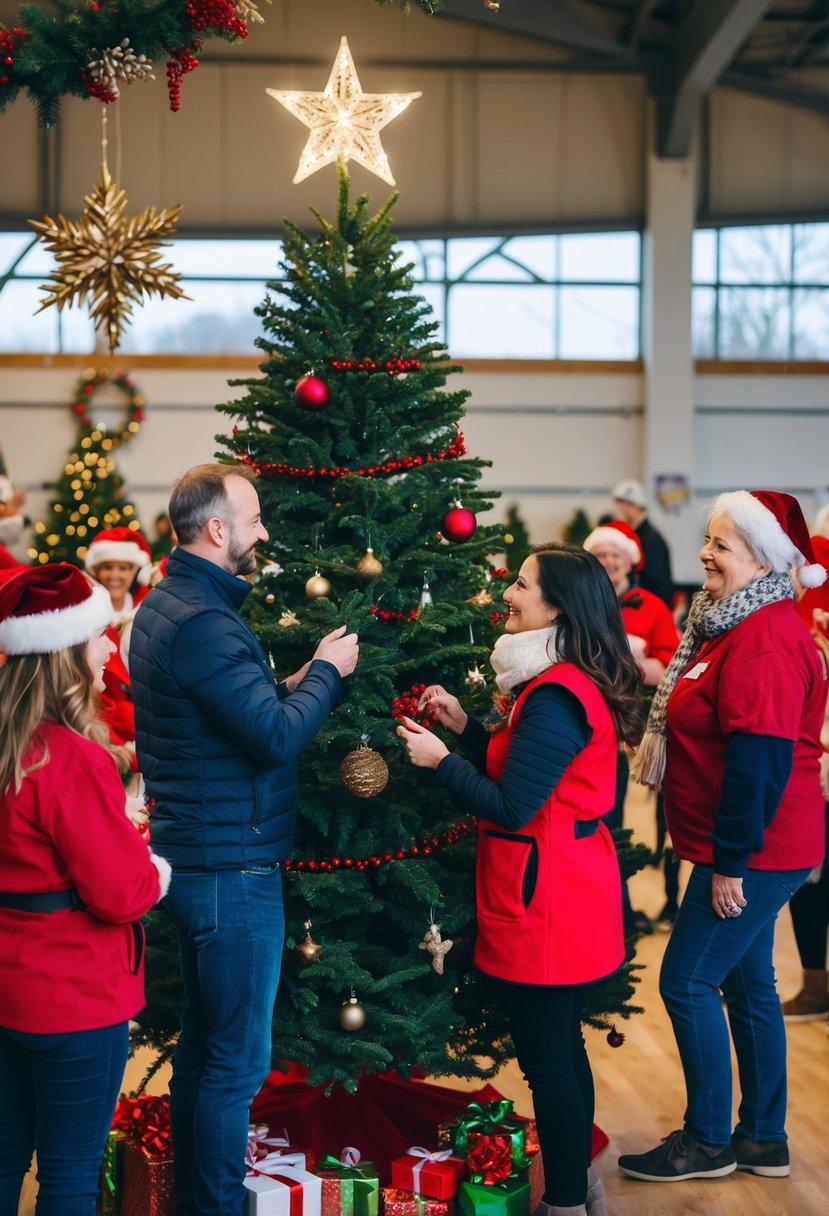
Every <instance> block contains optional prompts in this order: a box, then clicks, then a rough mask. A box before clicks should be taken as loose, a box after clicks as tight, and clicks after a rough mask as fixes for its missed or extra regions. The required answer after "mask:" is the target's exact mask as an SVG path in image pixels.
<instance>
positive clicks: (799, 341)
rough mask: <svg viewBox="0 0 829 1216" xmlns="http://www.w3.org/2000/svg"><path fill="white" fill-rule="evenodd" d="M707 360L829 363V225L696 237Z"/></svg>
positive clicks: (697, 319) (697, 325) (699, 317)
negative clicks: (817, 360)
mask: <svg viewBox="0 0 829 1216" xmlns="http://www.w3.org/2000/svg"><path fill="white" fill-rule="evenodd" d="M693 281H694V289H693V290H694V300H693V335H694V354H695V355H696V357H697V358H699V359H829V224H767V225H763V226H762V227H760V226H757V227H750V228H749V227H746V228H708V229H700V230H698V231H697V232H695V233H694V262H693Z"/></svg>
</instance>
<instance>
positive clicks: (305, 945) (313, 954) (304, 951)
mask: <svg viewBox="0 0 829 1216" xmlns="http://www.w3.org/2000/svg"><path fill="white" fill-rule="evenodd" d="M297 950H298V951H299V953H300V954H301V955H302V957H303V958H304V959H305V961H306V963H315V962H316V961H317V959H318V958H319V956H320V951H321V950H322V946H321V945H320V944H319V942H315V941H314V939H313V937H311V922H310V920H306V922H305V937H304V938H303V939H302V941H301V942H300V943H299V945H298V946H297Z"/></svg>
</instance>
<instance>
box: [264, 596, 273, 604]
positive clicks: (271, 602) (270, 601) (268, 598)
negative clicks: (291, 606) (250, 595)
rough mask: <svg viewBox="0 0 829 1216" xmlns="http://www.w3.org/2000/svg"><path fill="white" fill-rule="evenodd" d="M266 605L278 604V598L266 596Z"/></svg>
mask: <svg viewBox="0 0 829 1216" xmlns="http://www.w3.org/2000/svg"><path fill="white" fill-rule="evenodd" d="M265 603H266V604H274V603H276V596H275V595H266V596H265Z"/></svg>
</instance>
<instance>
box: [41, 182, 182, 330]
mask: <svg viewBox="0 0 829 1216" xmlns="http://www.w3.org/2000/svg"><path fill="white" fill-rule="evenodd" d="M83 201H84V204H85V207H84V210H83V211H82V212H81V215H80V218H79V219H78V220H67V219H66V218H65V217H64V216H63V215H58V217H57V219H52V217H51V216H50V215H47V216H45V217H44V219H43V220H29V223H30V224H31V226H32V227H33V228H34V230H35V232H36V233H37V235H38V238H39V239H40V241H41V242H42V243H43V244H44V245H45V246H46V248H47V249H48V250H49V251H50V252H51V253H53V254H54V255H55V259H56V261H57V266H56V267H55V269H54V270H53V271H52V273H51V275H50V276H49V281H48V282H47V283H44V284H43V286H42V290H43V291H45V292H48V293H49V294H48V295H47V297H46V299H45V300H44V301H43V303H42V304H41V306H40V308H39V309H38V312H43V310H44V308H48V307H49V306H50V305H51V304H56V305H57V307H58V311H62V310H63V309H64V308H65V307H66V306H67V305H71V304H74V303H75V302H77V303H83V302H84V300H86V299H87V297H89V299H90V301H91V302H90V305H89V315H90V316H91V317H92V320H93V321H94V322H95V325H96V327H101V328H104V329H105V330H106V335H107V340H108V342H109V349H110V352H112V351H114V350H115V347H116V346H117V345H118V343H119V341H120V340H121V334H122V332H123V330H124V329H125V327H126V325H127V324H128V323H129V319H130V317H131V316H132V308H133V304H141V303H143V297H144V296H150V295H158V296H170V297H172V298H174V299H184V300H189V299H190V297H189V296H188V295H185V293H184V292H183V291H182V290H181V288H180V287H179V286H178V279H179V277H180V276H179V275H177V274H176V273H175V272H174V271H173V268H172V266H171V265H170V264H169V262H162V261H161V254H160V253H159V252H158V250H157V249H156V248H155V246H156V245H161V244H165V243H166V241H165V238H167V237H171V236H173V235H174V233H175V230H176V222H177V221H178V217H179V212H180V211H181V207H180V206H178V207H171V208H170V210H169V211H156V209H155V207H147V208H146V209H145V210H144V211H142V212H141V214H140V215H135V216H125V215H124V211H125V209H126V205H127V196H126V193H125V191H124V190H122V189H121V187H120V186H119V185H117V184H116V183H115V182H113V180H112V178H111V177H110V175H109V170H108V168H107V166H106V164H103V165H102V166H101V180H100V182H99V183H98V185H97V186H96V187H95V189H94V190H93V191H92V192H91V193H90V194H87V195H85V196H84V200H83Z"/></svg>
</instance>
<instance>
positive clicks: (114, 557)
mask: <svg viewBox="0 0 829 1216" xmlns="http://www.w3.org/2000/svg"><path fill="white" fill-rule="evenodd" d="M151 561H152V556H151V554H150V546H149V545H148V544H147V542H146V541H145V540H144V537H143V536H142V535H141V533H140V532H139V531H137V529H135V528H107V529H105V531H103V532H99V533H98V535H97V536H96V537H94V538H93V540H92V543H91V544H90V546H89V548H88V549H87V551H86V557H85V558H84V562H83V564H84V565H85V566H86V568H87V570H88V571H89V573H90V574H94V573H95V568H96V566H100V565H101V564H102V563H103V562H129V564H130V565H131V566H137V567H138V569H139V570H140V569H142V567H144V566H149V564H150V562H151Z"/></svg>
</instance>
